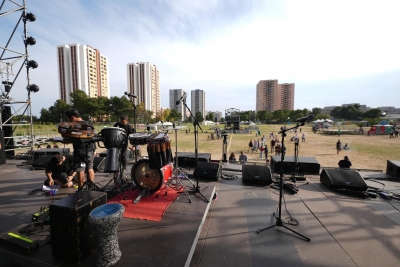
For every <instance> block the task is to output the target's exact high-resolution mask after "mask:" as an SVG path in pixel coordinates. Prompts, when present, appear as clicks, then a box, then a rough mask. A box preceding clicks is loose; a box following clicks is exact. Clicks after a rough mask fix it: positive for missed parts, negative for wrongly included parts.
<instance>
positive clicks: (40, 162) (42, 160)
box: [32, 155, 53, 170]
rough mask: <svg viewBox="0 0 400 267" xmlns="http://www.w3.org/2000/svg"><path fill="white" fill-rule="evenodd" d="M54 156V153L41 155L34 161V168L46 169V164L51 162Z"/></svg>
mask: <svg viewBox="0 0 400 267" xmlns="http://www.w3.org/2000/svg"><path fill="white" fill-rule="evenodd" d="M52 156H53V155H44V156H40V157H39V158H37V159H35V160H34V161H33V162H32V167H33V168H34V169H43V170H44V169H46V166H47V164H48V163H49V162H50V159H51V157H52Z"/></svg>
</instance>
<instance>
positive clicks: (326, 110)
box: [321, 106, 339, 115]
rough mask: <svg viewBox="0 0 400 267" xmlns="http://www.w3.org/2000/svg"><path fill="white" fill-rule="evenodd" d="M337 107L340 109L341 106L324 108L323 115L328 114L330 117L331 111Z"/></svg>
mask: <svg viewBox="0 0 400 267" xmlns="http://www.w3.org/2000/svg"><path fill="white" fill-rule="evenodd" d="M337 107H339V106H327V107H324V108H323V109H322V110H321V114H328V115H330V114H331V111H332V110H334V109H335V108H337Z"/></svg>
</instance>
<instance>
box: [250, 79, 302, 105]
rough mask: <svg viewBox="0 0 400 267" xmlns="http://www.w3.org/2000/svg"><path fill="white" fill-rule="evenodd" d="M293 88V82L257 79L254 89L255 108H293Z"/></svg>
mask: <svg viewBox="0 0 400 267" xmlns="http://www.w3.org/2000/svg"><path fill="white" fill-rule="evenodd" d="M294 89H295V84H294V83H284V84H278V80H261V81H259V82H258V84H257V89H256V92H257V93H256V110H257V111H260V110H267V111H268V112H273V111H275V110H281V109H289V110H293V109H294Z"/></svg>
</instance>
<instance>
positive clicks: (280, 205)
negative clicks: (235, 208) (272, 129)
mask: <svg viewBox="0 0 400 267" xmlns="http://www.w3.org/2000/svg"><path fill="white" fill-rule="evenodd" d="M310 117H311V114H310V116H309V118H310ZM312 117H314V116H312ZM303 119H304V118H303ZM299 120H300V119H299ZM306 120H307V119H304V120H303V121H301V124H297V125H296V126H294V127H292V128H289V129H285V128H282V130H281V131H280V132H279V133H280V134H282V148H281V149H282V152H281V166H280V167H281V172H280V177H279V178H280V179H279V206H278V209H279V213H278V214H279V215H278V217H276V214H275V212H274V217H275V219H276V221H275V224H274V225H271V226H269V227H266V228H263V229H260V230H257V234H258V233H261V232H262V231H265V230H268V229H271V228H274V227H277V226H280V227H284V228H286V229H287V230H289V231H292V232H293V233H295V234H296V235H299V236H301V237H302V238H304V239H305V240H306V241H308V242H310V241H311V239H310V238H308V237H306V236H304V235H302V234H300V233H298V232H296V231H294V230H292V229H290V228H289V227H287V226H286V225H284V224H283V221H282V196H283V160H284V158H285V155H284V154H285V143H284V139H285V136H286V132H287V131H289V130H291V129H297V128H298V127H299V126H303V125H304V123H305V121H306Z"/></svg>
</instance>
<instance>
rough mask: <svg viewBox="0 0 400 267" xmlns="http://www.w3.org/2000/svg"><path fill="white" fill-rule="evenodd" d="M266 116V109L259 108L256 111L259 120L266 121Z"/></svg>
mask: <svg viewBox="0 0 400 267" xmlns="http://www.w3.org/2000/svg"><path fill="white" fill-rule="evenodd" d="M267 116H268V111H266V110H259V111H258V112H257V119H258V120H259V121H266V120H267Z"/></svg>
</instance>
